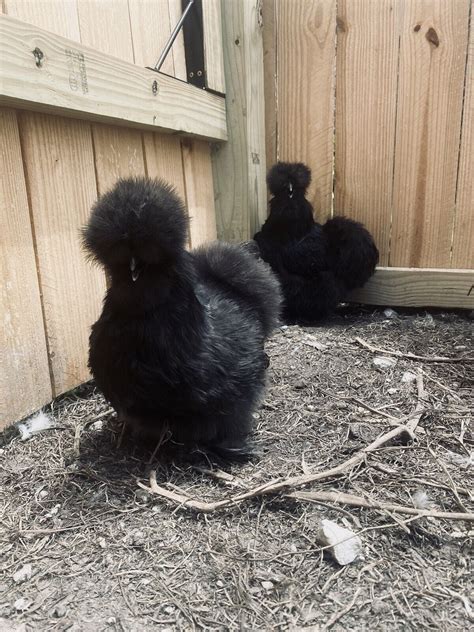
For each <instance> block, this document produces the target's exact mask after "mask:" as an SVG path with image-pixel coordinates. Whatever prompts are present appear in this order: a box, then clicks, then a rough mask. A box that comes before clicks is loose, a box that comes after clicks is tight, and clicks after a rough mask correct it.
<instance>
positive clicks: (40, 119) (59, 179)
mask: <svg viewBox="0 0 474 632" xmlns="http://www.w3.org/2000/svg"><path fill="white" fill-rule="evenodd" d="M20 134H21V140H22V147H23V159H24V165H25V174H26V178H27V181H28V186H29V191H30V204H31V215H32V222H33V226H34V233H35V237H36V250H37V257H38V270H39V277H40V284H41V292H42V296H43V312H44V317H45V326H46V334H47V339H48V347H49V354H50V364H51V368H52V378H53V395H58V394H59V393H62V392H64V391H67V390H68V389H70V388H73V387H74V386H77V385H78V384H80V383H81V382H83V381H85V380H87V379H88V377H89V372H88V369H87V349H88V336H89V329H90V326H91V324H92V323H93V322H94V320H95V319H96V318H97V316H98V314H99V312H100V307H101V300H102V296H103V293H104V289H105V283H104V275H103V274H102V272H101V271H99V270H98V269H96V268H93V267H92V266H90V265H89V264H88V263H86V261H85V257H84V253H83V252H82V250H81V246H80V235H79V228H80V227H81V226H82V225H83V224H84V223H85V222H86V219H87V217H88V214H89V210H90V207H91V205H92V203H93V202H94V200H95V198H96V181H95V174H94V157H93V152H92V143H91V138H90V127H89V126H88V125H87V124H86V123H83V122H80V121H71V120H69V119H63V118H59V117H50V116H46V115H42V114H33V113H21V115H20Z"/></svg>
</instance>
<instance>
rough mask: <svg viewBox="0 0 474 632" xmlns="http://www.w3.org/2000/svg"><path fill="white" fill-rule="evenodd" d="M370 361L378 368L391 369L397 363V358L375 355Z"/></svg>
mask: <svg viewBox="0 0 474 632" xmlns="http://www.w3.org/2000/svg"><path fill="white" fill-rule="evenodd" d="M372 363H373V364H374V366H376V367H377V368H379V369H391V368H392V367H394V366H395V365H396V364H397V359H396V358H391V357H390V358H389V357H388V356H377V357H376V358H374V359H373V360H372Z"/></svg>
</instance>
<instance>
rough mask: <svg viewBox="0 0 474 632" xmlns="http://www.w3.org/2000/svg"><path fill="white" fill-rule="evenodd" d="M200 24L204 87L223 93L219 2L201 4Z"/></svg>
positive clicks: (210, 1)
mask: <svg viewBox="0 0 474 632" xmlns="http://www.w3.org/2000/svg"><path fill="white" fill-rule="evenodd" d="M224 10H225V8H224ZM202 22H203V30H204V64H205V68H206V85H207V87H208V88H210V89H211V90H215V91H216V92H222V93H225V78H224V57H223V52H222V15H221V0H205V2H203V3H202Z"/></svg>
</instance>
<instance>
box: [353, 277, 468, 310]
mask: <svg viewBox="0 0 474 632" xmlns="http://www.w3.org/2000/svg"><path fill="white" fill-rule="evenodd" d="M350 300H351V301H353V302H359V303H367V304H369V305H391V306H397V305H401V306H407V307H448V308H449V307H455V308H458V309H459V308H465V309H474V271H473V270H437V269H431V268H423V269H419V268H386V267H383V268H379V269H378V270H377V272H376V273H375V275H374V276H373V277H372V278H371V279H370V280H369V281H368V283H367V284H366V285H365V286H364V287H363V288H362V289H361V290H357V291H356V292H353V293H352V295H351V296H350Z"/></svg>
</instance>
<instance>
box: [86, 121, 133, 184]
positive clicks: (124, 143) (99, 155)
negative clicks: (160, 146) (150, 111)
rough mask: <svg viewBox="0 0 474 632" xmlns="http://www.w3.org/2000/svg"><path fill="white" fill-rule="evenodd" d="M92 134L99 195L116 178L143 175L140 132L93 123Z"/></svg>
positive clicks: (113, 182)
mask: <svg viewBox="0 0 474 632" xmlns="http://www.w3.org/2000/svg"><path fill="white" fill-rule="evenodd" d="M92 137H93V140H94V160H95V171H96V174H97V190H98V193H99V195H102V194H103V193H105V191H107V190H108V189H110V188H111V187H112V186H113V185H114V184H115V182H116V181H117V180H118V179H119V178H126V177H129V176H144V175H145V163H144V160H143V141H142V133H141V132H139V131H138V130H132V129H126V128H120V127H112V126H109V125H93V127H92Z"/></svg>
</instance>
